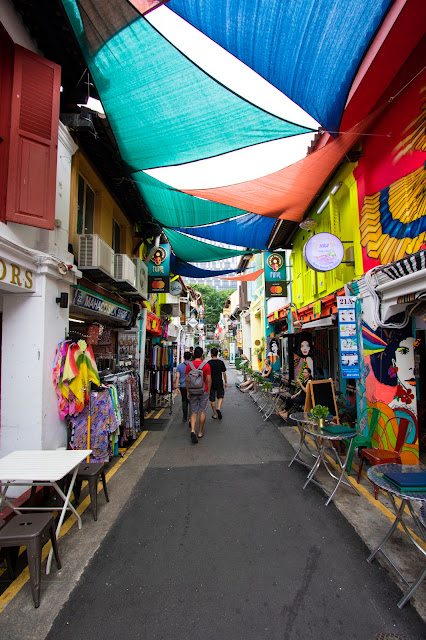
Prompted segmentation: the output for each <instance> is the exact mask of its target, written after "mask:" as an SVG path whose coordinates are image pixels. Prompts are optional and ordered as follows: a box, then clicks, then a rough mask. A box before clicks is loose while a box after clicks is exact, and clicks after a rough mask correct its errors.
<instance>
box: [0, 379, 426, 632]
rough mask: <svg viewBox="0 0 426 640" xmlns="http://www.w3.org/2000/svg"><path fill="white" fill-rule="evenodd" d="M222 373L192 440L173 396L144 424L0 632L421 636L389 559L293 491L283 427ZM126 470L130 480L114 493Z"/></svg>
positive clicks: (311, 496) (332, 513)
mask: <svg viewBox="0 0 426 640" xmlns="http://www.w3.org/2000/svg"><path fill="white" fill-rule="evenodd" d="M229 377H230V383H231V384H230V388H229V393H227V395H226V398H225V402H224V405H223V420H222V421H219V420H212V418H211V411H210V409H209V412H208V417H207V422H206V428H205V436H204V438H203V440H201V441H199V443H198V444H197V445H193V444H192V443H191V441H190V438H189V429H188V424H187V423H183V422H182V421H181V409H180V403H179V402H175V405H174V412H173V417H172V419H171V420H170V421H169V423H168V424H166V426H165V429H164V430H163V431H151V432H149V433H148V434H147V436H146V437H145V438H144V440H143V441H142V443H141V445H140V446H139V447H138V448H137V449H136V450H135V452H134V453H133V454H132V456H131V457H130V458H129V461H128V462H127V463H125V464H124V465H123V466H122V467H121V469H120V470H119V472H118V473H117V474H116V475H115V477H114V482H111V483H110V485H109V486H111V489H110V498H111V503H110V504H108V505H107V504H105V502H104V500H103V495H102V492H101V493H100V494H99V520H98V522H97V523H95V522H93V521H91V516H90V513H89V515H88V517H87V519H86V521H84V526H83V529H82V530H81V531H78V530H77V529H76V527H74V529H75V530H74V531H73V533H72V536H73V540H72V543H73V544H71V543H70V542H68V541H67V542H65V541H64V540H62V541H61V542H60V551H61V552H62V551H64V552H65V554H66V555H65V557H64V562H63V564H64V569H63V571H61V572H58V571H57V570H56V568H55V567H54V568H53V569H52V573H51V575H50V576H49V578H47V579H46V577H45V576H43V584H42V600H41V605H40V608H39V609H38V610H34V609H33V606H32V602H31V597H30V593H29V586H28V584H27V585H26V586H25V588H24V589H23V590H22V592H21V593H19V594H18V595H17V597H16V598H15V599H14V601H12V602H11V603H10V604H9V605H8V606H7V607H6V608H5V609H4V611H3V613H2V619H1V621H0V629H6V628H7V629H8V633H7V636H6V635H3V633H0V635H1V637H7V638H8V640H18V638H19V640H44V638H47V640H59V638H60V639H61V640H67V639H68V638H69V639H71V638H72V639H73V640H76V639H80V638H85V637H88V636H89V637H90V638H91V640H102V639H104V638H105V637H123V638H126V640H136V639H139V638H147V637H150V638H167V639H168V640H174V639H176V640H178V639H179V640H183V639H191V640H193V639H197V638H204V639H206V638H209V639H212V640H217V639H218V638H233V639H240V638H241V639H244V640H251V639H253V640H254V639H258V638H271V639H277V640H278V639H280V640H290V639H292V640H293V639H294V640H296V639H300V638H303V639H304V640H310V639H314V638H315V639H316V640H326V639H329V638H332V639H337V638H348V639H350V640H358V639H359V640H370V639H371V640H375V639H376V638H384V637H386V638H403V639H404V640H422V639H424V638H425V629H426V627H425V623H424V621H423V620H422V619H421V618H420V617H419V615H418V613H417V612H416V611H415V610H414V608H413V607H412V605H411V604H410V605H407V606H406V607H405V608H404V609H403V610H402V611H400V610H399V609H398V608H397V607H396V602H397V600H398V599H399V597H400V591H399V589H398V587H397V586H396V584H395V583H394V582H393V580H392V579H391V577H390V576H389V573H388V571H387V570H386V569H384V568H382V567H381V566H380V565H379V564H378V563H377V562H374V563H373V564H371V565H369V564H368V563H367V562H366V557H367V555H368V549H367V547H366V545H365V544H364V543H363V542H362V540H361V538H360V537H359V535H358V534H357V533H356V532H355V530H354V528H353V526H352V525H351V524H350V523H349V522H348V521H347V520H346V519H345V517H344V516H343V515H342V513H340V512H339V510H338V509H337V508H336V506H335V505H334V503H332V504H330V505H329V506H328V507H325V505H324V499H325V496H324V493H323V492H322V491H321V490H320V489H318V488H317V487H315V486H314V485H310V486H309V487H307V488H306V490H304V491H303V490H302V485H303V483H304V481H305V478H306V469H305V468H304V467H302V466H301V465H297V464H293V465H292V466H291V467H290V468H289V467H288V464H289V461H290V460H291V458H292V457H293V455H294V450H293V448H292V446H291V445H290V444H289V442H288V441H287V439H286V438H285V437H284V436H283V433H282V430H279V429H278V428H277V426H275V425H274V423H273V422H272V421H271V420H269V421H267V422H263V420H262V418H261V416H260V415H259V414H258V412H257V411H256V408H255V405H254V403H253V402H252V400H251V399H250V398H249V396H248V395H247V394H242V393H240V392H239V391H238V390H237V389H236V388H235V386H234V382H235V380H236V379H237V377H239V374H238V373H237V372H234V371H229ZM144 450H145V453H144ZM147 451H149V452H150V453H149V454H148V455H152V457H151V459H150V460H149V464H148V465H147V466H146V468H145V471H144V472H143V473H142V472H141V469H143V467H144V466H145V465H146V462H147V460H146V455H147V453H146V452H147ZM138 458H139V459H138ZM132 474H136V475H140V478H139V479H138V481H137V482H136V483H135V485H134V487H133V488H132V489H131V492H130V494H129V496H128V500H127V501H126V502H123V503H120V498H119V495H118V494H119V492H120V491H121V490H124V493H126V492H125V485H126V483H127V482H129V483H131V482H132V479H131V475H132ZM364 482H365V481H364ZM340 491H341V495H343V494H345V496H346V498H348V499H350V500H351V501H352V503H353V502H354V501H357V500H363V498H362V496H356V495H355V494H354V493H353V492H352V491H350V490H349V489H346V488H343V489H341V490H340ZM117 502H119V504H118V505H117ZM114 514H115V515H114ZM112 515H114V517H113V518H112V517H111V516H112ZM89 528H90V529H89ZM100 528H107V529H108V533H107V535H106V536H105V538H104V540H103V541H102V542H101V543H100V544H99V548H98V549H97V551H96V553H95V554H94V556H93V558H91V559H90V558H89V556H88V562H87V565H86V568H85V570H84V572H83V574H82V575H81V578H80V580H79V581H78V582H77V583H76V585H75V589H74V590H73V591H72V592H71V593H70V594H69V597H65V596H64V594H63V593H62V594H61V590H62V589H63V588H64V587H65V589H67V587H68V586H69V585H67V584H66V585H63V584H61V583H62V582H63V581H65V582H72V579H73V578H72V577H71V576H70V574H69V571H68V569H67V563H66V557H67V555H70V554H69V551H67V549H69V548H70V547H74V550H73V551H72V554H75V553H76V549H78V555H79V556H80V562H81V558H82V557H84V556H85V554H86V552H87V553H88V550H87V547H86V544H87V541H86V538H88V537H91V535H92V532H95V531H96V530H97V529H98V530H99V529H100ZM373 533H374V535H375V532H373ZM379 535H380V534H379ZM55 591H56V593H55ZM58 595H59V598H58ZM61 598H62V599H63V600H62V602H61V601H60V600H61ZM61 604H62V605H63V606H62V607H61ZM56 610H58V611H59V613H58V615H57V616H55V615H54V612H55V611H56ZM50 626H51V629H50V631H49V628H50ZM48 631H49V632H48ZM381 634H390V635H381ZM392 634H393V635H392Z"/></svg>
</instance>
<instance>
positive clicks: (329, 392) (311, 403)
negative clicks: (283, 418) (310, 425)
mask: <svg viewBox="0 0 426 640" xmlns="http://www.w3.org/2000/svg"><path fill="white" fill-rule="evenodd" d="M317 404H322V405H323V406H325V407H328V410H329V411H330V413H331V415H332V416H333V417H334V420H335V421H336V422H337V423H338V424H339V412H338V410H337V405H336V396H335V393H334V383H333V380H332V378H327V379H326V380H309V382H308V389H307V393H306V400H305V411H306V413H307V412H309V411H310V410H311V409H312V407H315V405H317Z"/></svg>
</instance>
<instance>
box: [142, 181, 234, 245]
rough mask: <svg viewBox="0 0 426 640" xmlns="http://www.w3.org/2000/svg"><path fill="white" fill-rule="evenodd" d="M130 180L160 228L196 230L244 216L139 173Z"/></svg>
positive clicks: (232, 208)
mask: <svg viewBox="0 0 426 640" xmlns="http://www.w3.org/2000/svg"><path fill="white" fill-rule="evenodd" d="M132 177H133V179H134V181H135V183H136V186H137V187H138V189H139V191H140V192H141V194H142V196H143V198H144V200H145V202H146V205H147V207H148V209H149V212H150V213H151V215H152V217H153V218H155V220H157V222H159V223H160V225H164V226H167V227H195V226H198V225H203V224H212V223H215V222H221V221H222V220H228V219H229V218H233V217H234V216H244V215H246V214H247V211H241V210H239V209H235V208H234V207H228V206H227V205H224V204H220V203H217V202H211V201H209V200H205V199H202V198H194V197H193V196H191V195H187V194H186V193H181V192H180V191H177V190H175V189H172V188H170V187H168V186H167V185H166V184H164V183H163V182H160V181H159V180H156V179H155V178H152V177H151V176H149V175H148V174H147V173H144V172H142V171H140V172H138V173H135V174H133V176H132ZM222 242H225V241H224V240H223V241H222ZM230 244H231V243H230Z"/></svg>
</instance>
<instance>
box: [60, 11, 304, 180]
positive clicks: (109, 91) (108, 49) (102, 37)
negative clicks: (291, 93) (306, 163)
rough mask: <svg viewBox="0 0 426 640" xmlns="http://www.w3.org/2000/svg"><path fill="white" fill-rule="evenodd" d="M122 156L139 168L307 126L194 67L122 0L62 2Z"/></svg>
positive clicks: (229, 148) (263, 139)
mask: <svg viewBox="0 0 426 640" xmlns="http://www.w3.org/2000/svg"><path fill="white" fill-rule="evenodd" d="M62 1H63V4H64V7H65V9H66V12H67V14H68V17H69V19H70V22H71V25H72V27H73V30H74V33H75V35H76V37H77V40H78V42H79V44H80V47H81V49H82V51H83V54H84V56H85V59H86V62H87V64H88V67H89V69H90V72H91V74H92V77H93V80H94V82H95V85H96V88H97V90H98V93H99V96H100V98H101V100H102V105H103V107H104V110H105V113H106V115H107V116H108V120H109V123H110V125H111V129H112V131H113V133H114V136H115V138H116V141H117V144H118V147H119V149H120V153H121V155H122V157H123V159H124V161H125V162H126V163H127V164H128V165H129V167H131V168H132V169H133V171H137V170H140V169H148V168H155V167H164V166H171V165H177V164H183V163H188V162H193V161H195V160H201V159H204V158H210V157H215V156H219V155H222V154H224V153H227V152H229V151H234V150H237V149H242V148H245V147H248V146H252V145H256V144H260V143H262V142H266V141H269V140H277V139H280V138H286V137H288V136H294V135H298V134H301V133H307V132H310V131H312V129H310V128H306V127H301V126H299V125H298V124H294V123H292V122H288V121H287V120H285V119H282V118H279V117H277V116H274V115H271V114H270V113H267V112H266V111H264V110H262V109H260V108H258V107H256V106H254V105H253V104H251V103H250V102H248V101H246V100H244V99H243V98H241V97H239V96H238V95H236V94H234V93H233V92H231V91H230V90H228V89H227V88H226V87H224V86H223V85H221V84H220V83H218V82H217V81H215V80H214V79H213V78H212V77H211V76H209V75H208V74H207V73H205V72H204V71H203V70H202V69H200V68H199V67H197V66H196V65H195V64H194V63H192V62H191V61H190V60H189V59H188V58H186V57H185V56H184V55H183V54H182V53H180V51H178V50H177V49H176V48H175V47H174V46H173V45H172V44H171V43H170V42H169V41H168V40H166V38H164V36H162V35H161V34H160V33H159V32H158V31H156V29H155V28H154V27H153V26H151V25H150V24H149V23H148V22H147V21H146V20H145V19H144V18H143V17H141V16H140V14H138V13H137V12H136V11H135V9H134V8H133V7H132V6H131V4H130V3H128V2H127V1H126V0H115V2H114V3H111V5H109V3H105V1H104V0H62Z"/></svg>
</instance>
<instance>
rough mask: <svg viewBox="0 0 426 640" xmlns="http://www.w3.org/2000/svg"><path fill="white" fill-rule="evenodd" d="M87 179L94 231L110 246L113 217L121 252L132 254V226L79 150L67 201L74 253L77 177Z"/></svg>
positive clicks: (75, 158) (75, 249) (75, 248)
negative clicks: (116, 225) (92, 204)
mask: <svg viewBox="0 0 426 640" xmlns="http://www.w3.org/2000/svg"><path fill="white" fill-rule="evenodd" d="M79 174H80V175H81V176H82V177H83V178H84V180H86V182H87V183H88V185H89V186H90V188H91V189H92V190H93V191H94V193H95V216H94V226H93V232H94V233H95V234H97V235H99V236H100V237H101V238H102V240H104V241H105V242H106V243H107V244H108V245H109V246H110V247H112V230H113V220H115V221H116V222H117V224H118V225H119V226H120V252H121V253H126V254H127V255H128V256H132V250H133V246H132V243H133V227H132V224H131V223H130V222H129V220H128V219H127V218H126V216H125V215H124V213H123V211H122V210H121V209H120V207H119V206H118V204H117V202H116V201H115V200H114V198H113V197H112V195H111V194H110V192H109V191H108V189H107V187H106V186H105V185H104V184H103V182H102V180H101V178H100V177H99V175H98V174H97V173H96V171H95V170H94V168H93V167H92V165H91V164H90V162H89V161H88V159H87V158H86V157H85V155H84V153H83V152H82V151H80V150H79V151H77V153H76V154H75V155H74V157H73V165H72V170H71V202H70V233H69V241H70V243H71V244H72V246H73V249H74V253H75V255H76V256H77V253H78V234H77V206H78V176H79Z"/></svg>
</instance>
